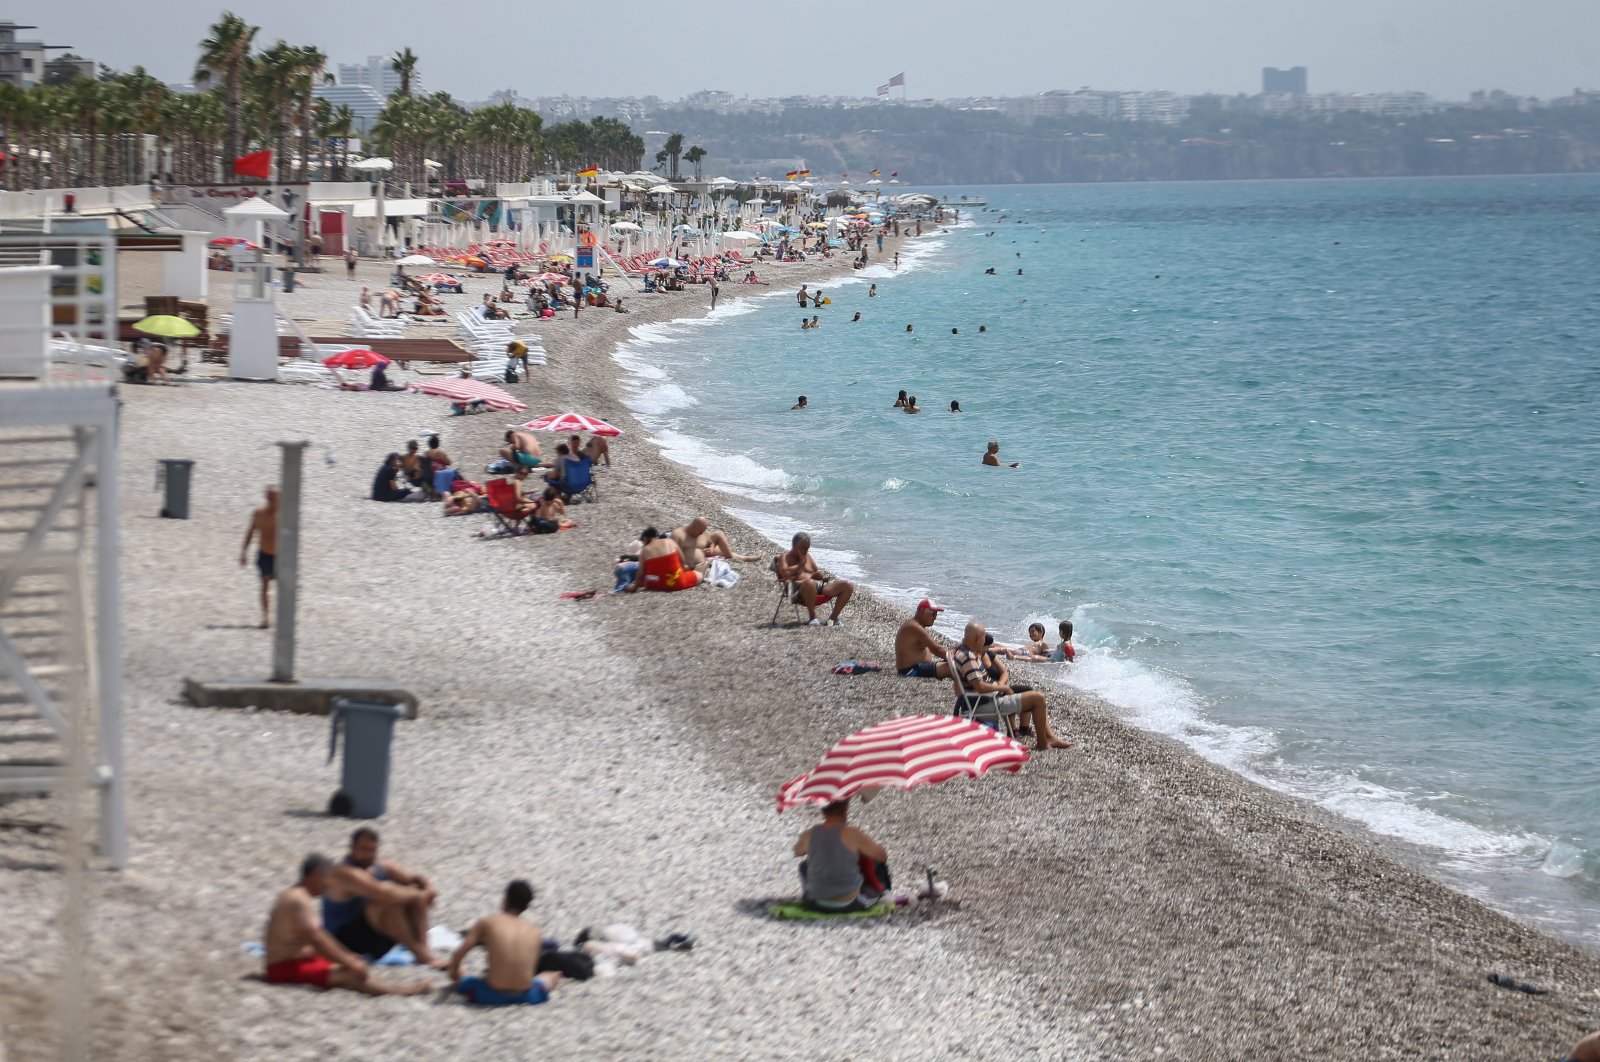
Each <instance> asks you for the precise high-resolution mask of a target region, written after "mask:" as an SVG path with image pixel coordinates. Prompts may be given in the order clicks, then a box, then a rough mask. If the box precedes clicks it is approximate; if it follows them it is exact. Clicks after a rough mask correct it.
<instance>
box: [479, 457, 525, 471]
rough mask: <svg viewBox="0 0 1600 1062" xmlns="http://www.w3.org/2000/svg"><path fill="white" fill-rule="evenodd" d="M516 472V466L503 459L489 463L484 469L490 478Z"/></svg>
mask: <svg viewBox="0 0 1600 1062" xmlns="http://www.w3.org/2000/svg"><path fill="white" fill-rule="evenodd" d="M516 470H517V466H516V465H514V464H512V463H511V462H510V461H507V460H506V459H505V458H503V457H502V458H500V459H499V460H496V461H490V462H489V466H488V467H487V468H485V469H484V471H485V472H487V473H488V474H489V475H491V476H509V475H511V474H513V473H515V472H516Z"/></svg>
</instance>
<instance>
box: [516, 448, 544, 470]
mask: <svg viewBox="0 0 1600 1062" xmlns="http://www.w3.org/2000/svg"><path fill="white" fill-rule="evenodd" d="M517 464H519V465H521V466H522V467H523V468H538V467H539V459H538V458H537V457H535V456H533V455H532V454H530V453H527V452H525V451H522V450H518V451H517Z"/></svg>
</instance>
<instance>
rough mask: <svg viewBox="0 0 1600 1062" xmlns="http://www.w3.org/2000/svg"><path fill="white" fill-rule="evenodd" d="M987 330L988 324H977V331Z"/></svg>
mask: <svg viewBox="0 0 1600 1062" xmlns="http://www.w3.org/2000/svg"><path fill="white" fill-rule="evenodd" d="M988 330H989V326H988V325H979V326H978V331H979V332H980V333H981V332H987V331H988Z"/></svg>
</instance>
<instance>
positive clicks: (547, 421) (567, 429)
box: [519, 413, 622, 439]
mask: <svg viewBox="0 0 1600 1062" xmlns="http://www.w3.org/2000/svg"><path fill="white" fill-rule="evenodd" d="M519 430H520V431H559V432H562V433H564V434H567V435H571V434H573V433H574V432H580V433H583V434H587V435H606V436H609V437H610V438H613V439H615V438H616V437H617V436H619V435H621V434H622V429H621V428H614V427H612V426H611V425H610V424H607V423H606V422H605V421H603V420H596V419H595V418H594V417H586V416H584V415H583V414H582V413H555V414H552V415H550V416H548V417H540V418H539V419H538V420H530V421H528V423H526V424H524V425H522V426H521V427H520V429H519Z"/></svg>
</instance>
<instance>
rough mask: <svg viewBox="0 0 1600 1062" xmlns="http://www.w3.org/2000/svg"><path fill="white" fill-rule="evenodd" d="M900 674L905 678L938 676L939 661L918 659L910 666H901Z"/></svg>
mask: <svg viewBox="0 0 1600 1062" xmlns="http://www.w3.org/2000/svg"><path fill="white" fill-rule="evenodd" d="M900 674H901V675H902V676H904V677H905V678H938V677H939V662H938V661H937V660H918V661H917V662H916V663H915V664H912V665H911V666H910V667H907V668H901V669H900Z"/></svg>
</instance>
